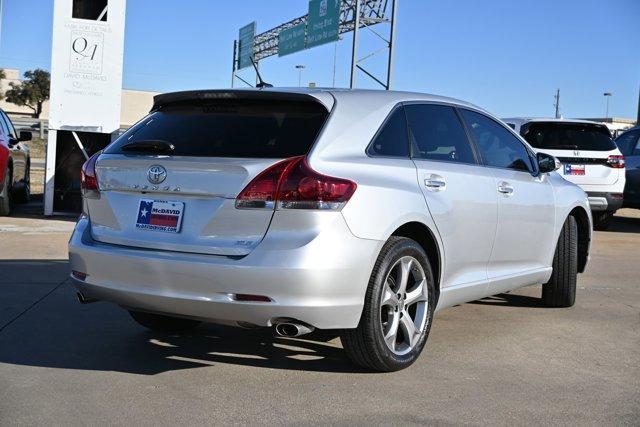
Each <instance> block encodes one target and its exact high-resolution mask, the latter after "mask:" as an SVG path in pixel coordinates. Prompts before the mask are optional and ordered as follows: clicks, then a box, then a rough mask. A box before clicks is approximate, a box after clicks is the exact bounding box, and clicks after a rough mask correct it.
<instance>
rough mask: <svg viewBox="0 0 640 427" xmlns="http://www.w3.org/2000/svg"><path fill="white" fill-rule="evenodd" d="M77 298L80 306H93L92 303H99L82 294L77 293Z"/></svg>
mask: <svg viewBox="0 0 640 427" xmlns="http://www.w3.org/2000/svg"><path fill="white" fill-rule="evenodd" d="M76 298H78V302H79V303H80V304H91V303H92V302H98V300H97V299H95V298H89V297H86V296H84V295H83V294H82V292H76Z"/></svg>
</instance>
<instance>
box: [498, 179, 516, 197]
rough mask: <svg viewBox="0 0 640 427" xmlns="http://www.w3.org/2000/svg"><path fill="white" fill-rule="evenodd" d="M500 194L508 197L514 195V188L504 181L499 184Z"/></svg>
mask: <svg viewBox="0 0 640 427" xmlns="http://www.w3.org/2000/svg"><path fill="white" fill-rule="evenodd" d="M498 192H499V193H502V194H504V195H506V196H510V195H512V194H513V186H512V185H511V184H509V183H508V182H504V181H503V182H501V183H500V184H498Z"/></svg>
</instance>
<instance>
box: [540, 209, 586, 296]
mask: <svg viewBox="0 0 640 427" xmlns="http://www.w3.org/2000/svg"><path fill="white" fill-rule="evenodd" d="M577 276H578V223H577V222H576V219H575V218H574V217H573V216H570V217H568V218H567V220H566V221H565V223H564V225H563V226H562V231H560V238H559V239H558V245H557V246H556V253H555V255H554V256H553V273H552V274H551V279H549V281H548V282H547V283H545V284H544V285H542V302H543V303H544V305H545V306H547V307H571V306H573V304H575V302H576V281H577Z"/></svg>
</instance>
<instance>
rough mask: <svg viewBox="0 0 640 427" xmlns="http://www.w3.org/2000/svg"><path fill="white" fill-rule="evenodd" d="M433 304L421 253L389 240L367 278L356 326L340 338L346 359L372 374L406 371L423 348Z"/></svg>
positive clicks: (426, 265) (428, 267) (403, 239)
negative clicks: (363, 301)
mask: <svg viewBox="0 0 640 427" xmlns="http://www.w3.org/2000/svg"><path fill="white" fill-rule="evenodd" d="M435 303H436V301H435V285H434V280H433V273H432V270H431V265H430V264H429V259H428V258H427V254H426V253H425V251H424V249H423V248H422V246H420V245H419V244H418V243H417V242H415V241H414V240H412V239H409V238H406V237H396V236H393V237H391V238H390V239H389V240H388V241H387V243H385V245H384V247H383V248H382V251H381V252H380V255H379V256H378V259H377V261H376V264H375V266H374V268H373V272H372V273H371V278H370V279H369V286H368V288H367V293H366V296H365V303H364V308H363V311H362V316H361V317H360V322H359V324H358V327H357V328H355V329H345V330H344V331H343V332H342V334H341V336H340V340H341V341H342V345H343V347H344V349H345V352H346V353H347V356H348V357H349V359H350V360H351V361H352V362H354V363H355V364H357V365H360V366H363V367H365V368H368V369H372V370H375V371H384V372H389V371H397V370H400V369H404V368H406V367H408V366H409V365H411V364H412V363H413V362H415V360H416V359H417V358H418V356H419V355H420V353H421V352H422V349H423V348H424V346H425V343H426V341H427V338H428V336H429V330H430V328H431V322H432V320H433V312H434V309H435Z"/></svg>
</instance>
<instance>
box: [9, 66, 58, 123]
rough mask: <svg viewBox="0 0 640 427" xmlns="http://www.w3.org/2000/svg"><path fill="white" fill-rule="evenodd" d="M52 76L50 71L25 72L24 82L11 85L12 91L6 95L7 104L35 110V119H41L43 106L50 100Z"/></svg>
mask: <svg viewBox="0 0 640 427" xmlns="http://www.w3.org/2000/svg"><path fill="white" fill-rule="evenodd" d="M50 84H51V75H50V74H49V72H48V71H45V70H41V69H39V68H38V69H35V70H32V71H31V70H30V71H25V73H24V80H23V81H22V82H21V83H19V84H16V83H13V82H11V83H9V86H10V87H11V89H9V90H8V91H7V93H6V94H5V95H6V97H7V102H11V103H12V104H16V105H20V106H26V107H29V108H31V109H32V110H33V117H35V118H39V117H40V114H41V113H42V104H43V103H44V102H45V101H46V100H47V99H49V86H50Z"/></svg>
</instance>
